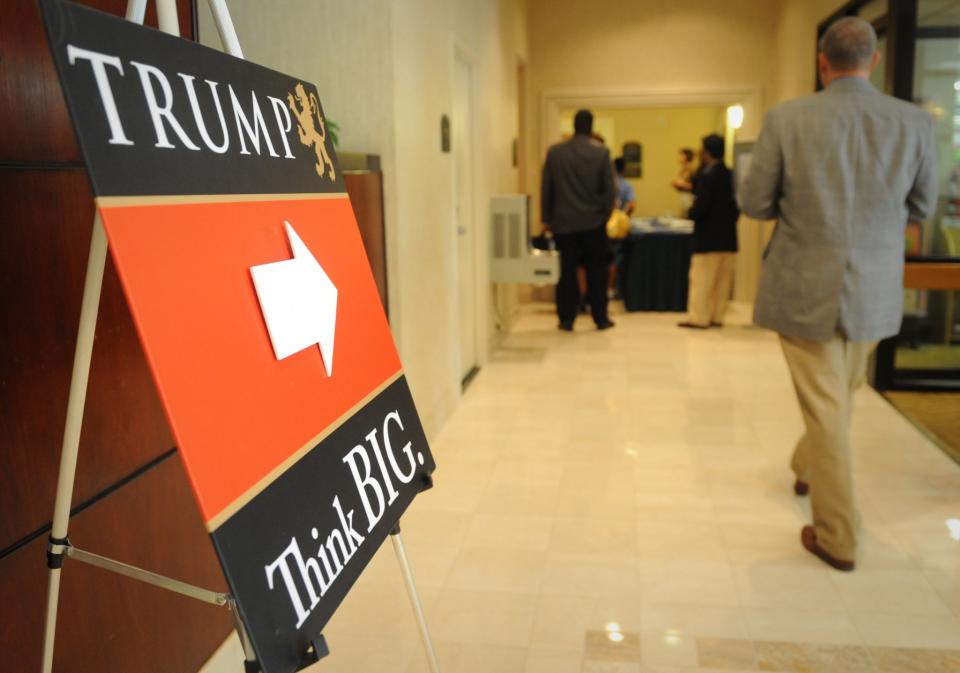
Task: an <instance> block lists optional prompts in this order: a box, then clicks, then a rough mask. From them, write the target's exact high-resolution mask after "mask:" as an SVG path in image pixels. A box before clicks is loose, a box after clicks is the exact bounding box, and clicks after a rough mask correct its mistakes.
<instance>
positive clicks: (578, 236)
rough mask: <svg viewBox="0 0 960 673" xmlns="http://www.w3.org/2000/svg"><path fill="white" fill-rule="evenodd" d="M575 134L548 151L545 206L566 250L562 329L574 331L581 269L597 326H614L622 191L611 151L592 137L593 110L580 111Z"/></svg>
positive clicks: (560, 294)
mask: <svg viewBox="0 0 960 673" xmlns="http://www.w3.org/2000/svg"><path fill="white" fill-rule="evenodd" d="M573 130H574V134H573V137H572V138H570V139H569V140H566V141H563V142H560V143H557V144H556V145H553V146H552V147H550V149H549V150H548V151H547V158H546V161H545V162H544V165H543V179H542V183H541V191H540V207H541V216H542V219H543V225H544V227H546V228H547V229H549V230H550V231H551V232H552V233H553V236H554V239H555V240H556V242H557V249H558V250H559V251H560V281H559V282H558V283H557V291H556V293H557V294H556V303H557V317H558V318H559V320H560V322H559V325H558V327H559V328H560V329H561V330H565V331H572V330H573V321H574V319H575V318H576V317H577V304H578V302H579V298H580V291H579V288H578V286H577V267H579V266H581V265H582V266H583V267H584V268H585V269H586V276H587V298H588V301H589V303H590V311H591V313H592V314H593V321H594V323H596V326H597V329H601V330H602V329H608V328H610V327H613V322H612V321H611V320H610V318H609V316H608V315H607V265H608V259H609V250H608V248H607V227H606V225H607V220H608V219H609V218H610V213H611V212H612V210H613V206H614V199H615V197H616V192H615V188H614V180H613V170H612V165H611V162H610V151H609V150H607V148H606V147H604V146H603V145H602V144H601V143H599V142H597V141H596V140H594V139H593V138H592V137H591V133H592V131H593V114H592V113H591V112H590V111H589V110H579V111H578V112H577V114H576V115H575V116H574V119H573Z"/></svg>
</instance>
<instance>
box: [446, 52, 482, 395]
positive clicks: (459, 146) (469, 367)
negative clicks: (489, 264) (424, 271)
mask: <svg viewBox="0 0 960 673" xmlns="http://www.w3.org/2000/svg"><path fill="white" fill-rule="evenodd" d="M472 90H473V68H472V66H471V65H470V64H469V63H467V62H466V61H464V60H463V59H462V58H461V57H460V56H459V55H458V56H457V57H456V59H455V70H454V81H453V119H452V120H451V127H452V128H451V142H452V146H453V171H454V177H453V208H454V226H455V227H456V232H457V283H458V297H459V301H458V304H459V311H460V375H461V377H462V378H466V377H467V376H468V375H469V374H470V373H471V372H472V371H473V369H474V368H475V367H476V365H477V340H476V314H475V311H474V308H475V307H474V268H473V267H474V261H473V259H474V221H473V210H474V203H473V149H474V148H473V114H472V111H473V96H472Z"/></svg>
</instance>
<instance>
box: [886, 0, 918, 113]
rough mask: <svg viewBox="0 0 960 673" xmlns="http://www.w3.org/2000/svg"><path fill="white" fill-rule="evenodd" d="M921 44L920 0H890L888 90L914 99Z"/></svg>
mask: <svg viewBox="0 0 960 673" xmlns="http://www.w3.org/2000/svg"><path fill="white" fill-rule="evenodd" d="M916 46H917V0H890V9H889V11H888V13H887V71H886V73H885V76H886V85H887V90H888V91H890V92H892V94H893V95H894V96H895V97H897V98H901V99H903V100H913V69H914V61H915V58H916Z"/></svg>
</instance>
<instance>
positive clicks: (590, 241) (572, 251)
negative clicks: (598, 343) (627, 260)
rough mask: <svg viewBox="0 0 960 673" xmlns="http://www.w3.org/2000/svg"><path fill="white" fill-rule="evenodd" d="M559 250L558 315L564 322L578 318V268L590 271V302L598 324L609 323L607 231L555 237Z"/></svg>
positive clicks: (588, 276) (597, 229) (588, 273)
mask: <svg viewBox="0 0 960 673" xmlns="http://www.w3.org/2000/svg"><path fill="white" fill-rule="evenodd" d="M554 240H556V242H557V249H558V250H559V251H560V282H559V283H557V316H558V317H559V318H560V322H561V323H572V322H573V320H574V318H576V317H577V304H579V303H580V288H579V287H578V286H577V267H579V266H583V267H585V268H586V270H587V301H588V302H590V312H591V313H592V314H593V321H594V322H595V323H597V325H602V324H603V323H605V322H607V320H609V318H607V266H608V264H607V262H608V259H609V250H608V246H607V230H606V228H605V227H598V228H596V229H591V230H589V231H578V232H575V233H572V234H555V235H554Z"/></svg>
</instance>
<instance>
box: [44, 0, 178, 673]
mask: <svg viewBox="0 0 960 673" xmlns="http://www.w3.org/2000/svg"><path fill="white" fill-rule="evenodd" d="M146 6H147V0H128V1H127V12H126V17H127V19H129V20H131V21H134V22H136V23H140V24H142V23H143V17H144V14H145V13H146ZM171 8H172V9H171ZM157 15H158V17H159V23H160V29H161V30H163V31H164V32H167V33H170V34H172V35H178V36H179V35H180V24H179V23H178V22H177V6H176V0H157ZM106 261H107V235H106V232H105V231H104V230H103V222H102V221H101V220H100V213H99V211H98V212H97V214H96V217H95V218H94V221H93V234H92V237H91V239H90V255H89V257H88V258H87V275H86V278H85V279H84V282H83V300H82V302H81V304H80V328H79V330H78V331H77V345H76V348H75V350H74V354H73V373H72V374H71V375H70V394H69V398H68V401H67V420H66V423H65V427H64V431H63V445H62V446H61V449H60V471H59V473H58V476H57V495H56V500H55V503H54V506H53V523H52V526H51V530H50V545H49V547H50V551H49V552H48V553H47V565H48V566H49V568H50V580H49V585H48V587H47V612H46V619H45V623H44V629H43V660H42V664H41V666H42V668H41V671H42V673H51V671H52V670H53V643H54V637H55V635H56V630H57V607H58V604H59V601H60V569H61V567H62V565H63V559H64V555H65V554H64V545H66V544H67V530H68V528H69V524H70V505H71V503H72V501H73V483H74V479H75V477H76V472H77V453H78V451H79V449H80V427H81V424H82V423H83V409H84V406H85V404H86V401H87V382H88V380H89V378H90V359H91V357H92V355H93V334H94V331H95V330H96V327H97V312H98V311H99V309H100V289H101V288H102V286H103V271H104V267H105V265H106Z"/></svg>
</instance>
